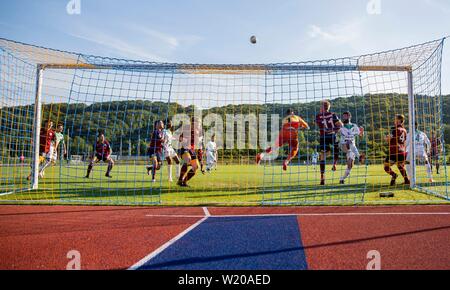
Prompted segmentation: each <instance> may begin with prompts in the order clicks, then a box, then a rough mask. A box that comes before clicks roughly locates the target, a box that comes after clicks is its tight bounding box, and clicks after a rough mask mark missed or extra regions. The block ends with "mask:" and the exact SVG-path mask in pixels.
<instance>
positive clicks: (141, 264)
mask: <svg viewBox="0 0 450 290" xmlns="http://www.w3.org/2000/svg"><path fill="white" fill-rule="evenodd" d="M203 212H204V213H205V215H204V216H195V217H202V219H201V220H199V221H197V222H196V223H195V224H193V225H192V226H190V227H188V228H187V229H185V230H184V231H182V232H181V233H180V234H178V235H177V236H176V237H174V238H173V239H171V240H170V241H168V242H167V243H165V244H164V245H162V246H161V247H159V248H158V249H156V250H155V251H153V252H152V253H150V254H148V255H147V256H145V257H144V258H142V259H141V260H140V261H139V262H137V263H136V264H134V265H133V266H131V267H130V268H128V270H137V269H139V268H140V267H142V266H143V265H144V264H145V263H147V262H149V261H150V260H151V259H153V258H154V257H156V256H158V255H159V254H161V253H162V252H163V251H164V250H166V249H167V248H169V247H170V246H172V245H173V244H174V243H176V242H177V241H178V240H180V239H181V238H182V237H184V236H185V235H187V234H188V233H189V232H190V231H192V230H193V229H195V228H196V227H198V226H199V225H200V224H202V223H203V222H204V221H206V220H207V219H208V217H210V213H209V211H208V209H207V208H206V207H204V208H203ZM166 217H176V216H173V215H166ZM178 217H180V216H178ZM190 217H194V216H190Z"/></svg>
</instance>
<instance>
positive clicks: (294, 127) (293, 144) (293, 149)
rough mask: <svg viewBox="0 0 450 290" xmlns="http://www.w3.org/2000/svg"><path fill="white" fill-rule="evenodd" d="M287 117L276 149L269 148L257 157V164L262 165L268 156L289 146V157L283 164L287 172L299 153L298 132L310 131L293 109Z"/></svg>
mask: <svg viewBox="0 0 450 290" xmlns="http://www.w3.org/2000/svg"><path fill="white" fill-rule="evenodd" d="M286 114H287V116H286V117H285V118H284V119H283V126H282V129H281V134H280V135H279V136H278V139H277V141H276V142H275V146H274V147H269V148H267V149H266V152H265V153H260V154H258V155H256V163H257V164H260V163H261V160H263V158H264V157H265V155H266V154H271V153H272V152H273V151H274V150H275V151H277V150H278V149H279V148H280V147H281V146H283V145H285V144H287V145H289V155H288V157H287V158H286V160H285V161H284V162H283V170H284V171H286V170H287V166H288V165H289V163H290V162H291V160H292V159H293V158H294V157H295V156H296V155H297V153H298V149H299V148H298V130H299V129H307V130H309V125H308V123H306V122H305V121H304V120H303V119H302V118H301V117H299V116H297V115H295V112H294V111H293V110H292V109H288V110H287V113H286Z"/></svg>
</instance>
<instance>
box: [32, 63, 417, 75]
mask: <svg viewBox="0 0 450 290" xmlns="http://www.w3.org/2000/svg"><path fill="white" fill-rule="evenodd" d="M38 68H39V69H44V70H45V69H91V70H103V69H109V70H114V69H115V70H143V71H171V72H176V73H190V74H270V73H274V72H296V71H304V72H327V71H329V72H336V71H338V72H339V71H342V72H343V71H393V72H411V71H412V66H375V65H371V66H366V65H364V66H363V65H314V64H313V65H297V64H268V65H258V64H255V65H224V64H151V63H149V64H86V63H79V64H52V63H47V64H39V65H38Z"/></svg>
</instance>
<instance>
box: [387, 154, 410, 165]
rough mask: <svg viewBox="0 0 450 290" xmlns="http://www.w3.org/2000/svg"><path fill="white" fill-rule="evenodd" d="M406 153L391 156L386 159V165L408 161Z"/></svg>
mask: <svg viewBox="0 0 450 290" xmlns="http://www.w3.org/2000/svg"><path fill="white" fill-rule="evenodd" d="M406 156H407V155H406V153H399V154H390V155H389V156H387V157H386V160H385V161H384V162H386V163H397V162H405V161H406Z"/></svg>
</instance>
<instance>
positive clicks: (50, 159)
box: [39, 124, 67, 178]
mask: <svg viewBox="0 0 450 290" xmlns="http://www.w3.org/2000/svg"><path fill="white" fill-rule="evenodd" d="M63 131H64V126H63V125H62V124H59V125H58V126H57V127H56V131H55V139H54V140H53V141H52V142H51V144H50V150H49V151H48V153H47V156H46V162H45V164H44V165H43V166H42V167H41V169H40V170H39V177H41V178H43V177H44V175H45V169H46V168H47V167H49V166H50V165H55V164H56V161H57V160H58V150H59V148H60V147H59V146H60V145H61V146H62V148H63V154H64V155H66V154H67V150H66V144H65V142H64V135H63Z"/></svg>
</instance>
